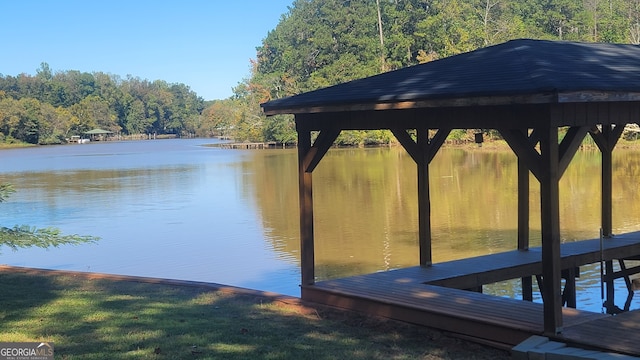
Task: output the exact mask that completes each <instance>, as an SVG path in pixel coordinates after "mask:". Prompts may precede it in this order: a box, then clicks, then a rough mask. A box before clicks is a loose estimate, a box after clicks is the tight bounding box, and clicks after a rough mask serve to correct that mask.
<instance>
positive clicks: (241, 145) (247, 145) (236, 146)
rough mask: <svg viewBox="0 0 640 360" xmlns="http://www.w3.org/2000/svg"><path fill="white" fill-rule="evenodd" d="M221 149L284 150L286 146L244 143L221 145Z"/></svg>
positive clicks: (270, 143)
mask: <svg viewBox="0 0 640 360" xmlns="http://www.w3.org/2000/svg"><path fill="white" fill-rule="evenodd" d="M219 147H221V148H223V149H241V150H249V149H282V148H284V147H286V146H285V144H281V143H277V142H242V143H226V144H220V145H219Z"/></svg>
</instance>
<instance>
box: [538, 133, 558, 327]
mask: <svg viewBox="0 0 640 360" xmlns="http://www.w3.org/2000/svg"><path fill="white" fill-rule="evenodd" d="M537 130H539V131H540V132H539V135H540V158H541V160H542V161H541V168H540V172H539V177H538V179H539V180H540V216H541V225H542V226H541V227H542V276H543V279H544V282H543V293H544V294H545V296H544V306H543V307H544V331H545V333H546V334H548V335H556V334H559V333H561V332H562V325H563V322H562V276H561V270H562V269H561V257H560V196H559V182H560V169H559V145H558V129H557V128H556V127H545V128H539V129H537Z"/></svg>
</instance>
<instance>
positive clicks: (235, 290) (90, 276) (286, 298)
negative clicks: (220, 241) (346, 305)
mask: <svg viewBox="0 0 640 360" xmlns="http://www.w3.org/2000/svg"><path fill="white" fill-rule="evenodd" d="M2 273H20V274H26V275H42V276H48V275H54V276H55V275H60V276H71V277H78V278H82V279H85V280H109V281H124V282H135V283H142V284H157V285H168V286H181V287H190V288H200V289H207V290H214V291H218V292H221V293H223V294H240V295H252V296H260V297H265V298H269V299H271V300H277V301H282V302H285V303H291V304H297V305H301V304H302V302H303V300H302V299H301V298H299V297H295V296H291V295H284V294H279V293H275V292H271V291H262V290H256V289H249V288H244V287H239V286H233V285H225V284H219V283H210V282H204V281H193V280H179V279H168V278H155V277H147V276H135V275H119V274H107V273H97V272H85V271H74V270H53V269H42V268H31V267H24V266H13V265H0V274H2Z"/></svg>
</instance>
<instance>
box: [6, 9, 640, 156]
mask: <svg viewBox="0 0 640 360" xmlns="http://www.w3.org/2000/svg"><path fill="white" fill-rule="evenodd" d="M515 38H542V39H556V40H573V41H599V42H624V43H634V44H639V43H640V0H527V1H522V0H375V1H374V0H295V1H293V3H292V5H291V6H290V7H289V11H288V12H287V13H286V14H283V15H282V17H281V19H280V22H279V23H278V25H277V26H276V28H275V29H273V30H271V31H270V32H269V33H268V34H266V37H265V38H264V39H263V41H262V44H260V46H258V47H257V57H256V59H255V60H254V61H253V63H252V64H251V65H252V71H251V74H250V75H249V77H248V78H246V79H244V80H242V81H241V82H240V83H239V84H238V86H237V87H236V88H235V89H234V95H233V96H232V97H231V98H230V99H226V100H219V101H214V102H211V103H207V104H205V103H204V102H203V100H202V99H201V98H199V97H198V96H197V95H196V94H195V93H193V92H192V91H191V90H190V89H189V88H188V87H187V86H186V85H183V84H168V83H166V82H164V81H161V80H156V81H153V82H151V81H148V80H141V79H139V78H134V77H128V78H127V79H120V78H118V77H116V76H112V75H108V74H104V73H92V74H90V73H82V72H79V71H64V72H55V73H54V72H53V71H52V70H51V69H50V68H49V66H48V65H47V64H46V63H43V64H42V65H41V67H40V69H38V71H37V74H36V75H35V76H28V75H18V76H15V77H12V76H2V75H0V137H2V138H4V139H5V140H7V139H8V140H11V139H19V140H21V141H27V142H32V143H36V142H38V143H55V142H59V141H61V140H63V139H64V138H65V137H69V136H70V135H76V134H79V133H81V132H83V131H86V130H88V129H90V128H92V127H98V126H99V127H102V128H105V129H108V130H111V131H114V132H120V133H123V134H137V133H157V134H166V133H175V134H181V133H195V134H197V135H199V136H210V135H214V134H215V135H224V136H228V137H232V138H234V139H236V140H238V141H243V140H249V141H278V142H294V141H295V129H294V127H293V123H292V118H291V117H287V116H275V117H269V118H265V117H264V116H263V115H262V113H261V111H260V106H259V104H260V103H261V102H265V101H268V100H270V99H277V98H281V97H284V96H289V95H294V94H298V93H301V92H305V91H310V90H314V89H318V88H320V87H325V86H330V85H334V84H337V83H341V82H345V81H349V80H352V79H357V78H361V77H366V76H370V75H374V74H377V73H380V72H384V71H389V70H395V69H399V68H402V67H406V66H411V65H415V64H418V63H422V62H427V61H432V60H436V59H440V58H443V57H446V56H451V55H454V54H458V53H461V52H466V51H471V50H474V49H477V48H479V47H484V46H489V45H493V44H497V43H501V42H504V41H507V40H510V39H515ZM212 81H215V79H212ZM205 108H206V109H205ZM203 110H204V111H203ZM389 139H390V136H389V134H387V133H385V132H354V133H348V134H342V135H341V136H340V138H339V139H338V142H340V143H343V144H367V143H386V142H388V141H389ZM0 140H2V139H0Z"/></svg>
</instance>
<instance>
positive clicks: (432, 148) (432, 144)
mask: <svg viewBox="0 0 640 360" xmlns="http://www.w3.org/2000/svg"><path fill="white" fill-rule="evenodd" d="M449 133H451V128H440V129H438V131H437V132H436V134H435V135H434V136H433V139H431V141H429V150H428V154H427V162H428V163H431V160H433V158H434V157H435V156H436V154H437V153H438V150H440V147H441V146H442V144H444V142H445V141H446V140H447V136H449Z"/></svg>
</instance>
